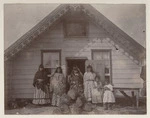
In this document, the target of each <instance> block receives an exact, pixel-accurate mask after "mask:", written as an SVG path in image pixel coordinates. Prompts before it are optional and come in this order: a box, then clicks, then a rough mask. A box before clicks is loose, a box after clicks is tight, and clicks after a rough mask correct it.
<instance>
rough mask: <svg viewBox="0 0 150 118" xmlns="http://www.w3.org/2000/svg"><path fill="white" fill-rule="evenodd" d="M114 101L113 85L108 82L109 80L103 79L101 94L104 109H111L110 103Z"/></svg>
mask: <svg viewBox="0 0 150 118" xmlns="http://www.w3.org/2000/svg"><path fill="white" fill-rule="evenodd" d="M113 103H115V97H114V94H113V86H112V85H111V84H110V82H109V80H107V81H105V86H104V95H103V105H104V109H105V110H110V109H112V104H113Z"/></svg>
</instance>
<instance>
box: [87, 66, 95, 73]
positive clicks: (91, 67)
mask: <svg viewBox="0 0 150 118" xmlns="http://www.w3.org/2000/svg"><path fill="white" fill-rule="evenodd" d="M88 68H90V69H91V72H92V73H93V72H94V71H93V67H92V66H91V65H88V66H87V69H88Z"/></svg>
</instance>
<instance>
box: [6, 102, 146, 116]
mask: <svg viewBox="0 0 150 118" xmlns="http://www.w3.org/2000/svg"><path fill="white" fill-rule="evenodd" d="M54 109H55V107H52V106H35V105H32V104H29V105H27V106H26V107H23V108H19V109H12V110H6V111H5V114H17V115H28V114H35V115H36V114H45V115H48V114H52V113H53V110H54ZM82 114H122V115H123V114H146V107H145V106H140V107H139V108H135V107H133V106H124V107H123V106H120V105H115V106H114V107H113V109H112V110H104V108H103V107H102V106H95V108H94V109H93V110H92V111H91V112H85V111H83V112H82Z"/></svg>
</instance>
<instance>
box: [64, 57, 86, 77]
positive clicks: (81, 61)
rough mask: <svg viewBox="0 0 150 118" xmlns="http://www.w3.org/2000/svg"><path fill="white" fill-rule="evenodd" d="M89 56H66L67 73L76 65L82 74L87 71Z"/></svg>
mask: <svg viewBox="0 0 150 118" xmlns="http://www.w3.org/2000/svg"><path fill="white" fill-rule="evenodd" d="M86 60H87V58H66V62H67V75H70V73H71V71H72V69H73V67H74V66H77V67H78V68H79V69H80V71H81V72H82V74H84V73H85V61H86Z"/></svg>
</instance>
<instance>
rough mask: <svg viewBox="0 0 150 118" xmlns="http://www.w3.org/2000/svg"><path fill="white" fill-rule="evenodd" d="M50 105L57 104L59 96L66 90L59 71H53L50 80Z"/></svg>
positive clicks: (63, 79) (62, 76)
mask: <svg viewBox="0 0 150 118" xmlns="http://www.w3.org/2000/svg"><path fill="white" fill-rule="evenodd" d="M51 91H52V105H53V106H59V104H60V98H61V96H62V95H63V94H64V93H65V92H66V80H65V78H64V75H63V74H61V73H55V74H54V76H53V77H52V80H51Z"/></svg>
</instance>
